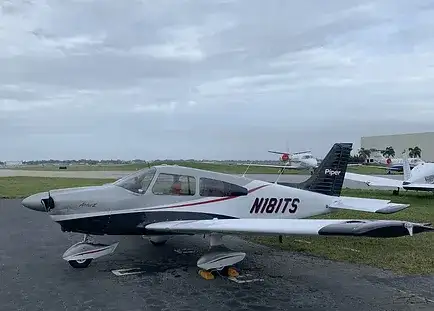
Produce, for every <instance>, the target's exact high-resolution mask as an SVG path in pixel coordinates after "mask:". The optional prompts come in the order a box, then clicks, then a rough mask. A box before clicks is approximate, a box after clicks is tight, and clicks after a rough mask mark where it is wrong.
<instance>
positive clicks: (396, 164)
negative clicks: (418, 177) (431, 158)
mask: <svg viewBox="0 0 434 311" xmlns="http://www.w3.org/2000/svg"><path fill="white" fill-rule="evenodd" d="M407 160H408V163H409V165H410V168H411V169H412V168H414V167H415V166H417V165H419V164H422V163H425V161H423V160H422V159H420V158H407ZM368 161H369V162H368V163H375V164H380V165H383V166H384V168H385V169H387V172H388V173H390V172H391V171H396V172H402V171H403V165H404V158H389V157H388V158H386V157H385V156H383V154H381V152H379V151H378V152H372V153H371V156H370V157H369V160H368ZM365 166H366V164H365ZM376 167H377V166H376Z"/></svg>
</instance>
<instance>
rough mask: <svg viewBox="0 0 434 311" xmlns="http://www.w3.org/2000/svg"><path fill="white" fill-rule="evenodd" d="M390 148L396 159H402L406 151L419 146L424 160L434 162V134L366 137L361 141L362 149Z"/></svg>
mask: <svg viewBox="0 0 434 311" xmlns="http://www.w3.org/2000/svg"><path fill="white" fill-rule="evenodd" d="M388 146H392V147H393V149H394V150H395V153H396V154H395V157H396V158H400V157H401V153H402V152H403V151H404V149H408V148H411V147H415V146H418V147H419V148H420V149H421V151H422V152H421V157H422V159H423V160H425V161H427V162H434V132H424V133H409V134H395V135H382V136H366V137H362V138H361V139H360V147H361V148H365V149H371V148H372V149H380V150H384V149H385V148H386V147H388Z"/></svg>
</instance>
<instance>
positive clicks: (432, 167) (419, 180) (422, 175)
mask: <svg viewBox="0 0 434 311" xmlns="http://www.w3.org/2000/svg"><path fill="white" fill-rule="evenodd" d="M404 153H405V151H404ZM403 170H404V176H403V177H404V178H403V180H397V179H391V178H384V177H378V176H372V175H362V174H356V173H349V172H347V173H346V174H345V178H346V179H349V180H353V181H358V182H362V183H365V184H367V185H368V186H373V187H384V188H397V190H394V191H393V194H398V193H399V190H400V189H404V190H416V191H432V192H434V163H426V162H421V163H419V164H418V165H416V166H415V167H414V168H413V169H411V168H410V163H409V159H408V158H407V157H405V156H404V157H403Z"/></svg>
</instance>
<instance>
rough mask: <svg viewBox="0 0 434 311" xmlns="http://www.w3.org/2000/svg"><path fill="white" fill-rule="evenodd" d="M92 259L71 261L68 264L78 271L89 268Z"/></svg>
mask: <svg viewBox="0 0 434 311" xmlns="http://www.w3.org/2000/svg"><path fill="white" fill-rule="evenodd" d="M91 262H92V259H79V260H69V261H68V263H69V264H70V265H71V267H73V268H76V269H83V268H87V267H89V265H90V263H91Z"/></svg>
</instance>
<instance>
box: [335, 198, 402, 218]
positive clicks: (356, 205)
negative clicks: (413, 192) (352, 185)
mask: <svg viewBox="0 0 434 311" xmlns="http://www.w3.org/2000/svg"><path fill="white" fill-rule="evenodd" d="M409 206H410V204H399V203H391V202H390V200H379V199H367V198H355V197H344V196H341V197H338V198H336V200H335V201H334V202H333V203H332V204H331V205H329V208H336V209H348V210H353V211H361V212H369V213H380V214H392V213H396V212H399V211H402V210H403V209H405V208H407V207H409Z"/></svg>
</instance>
